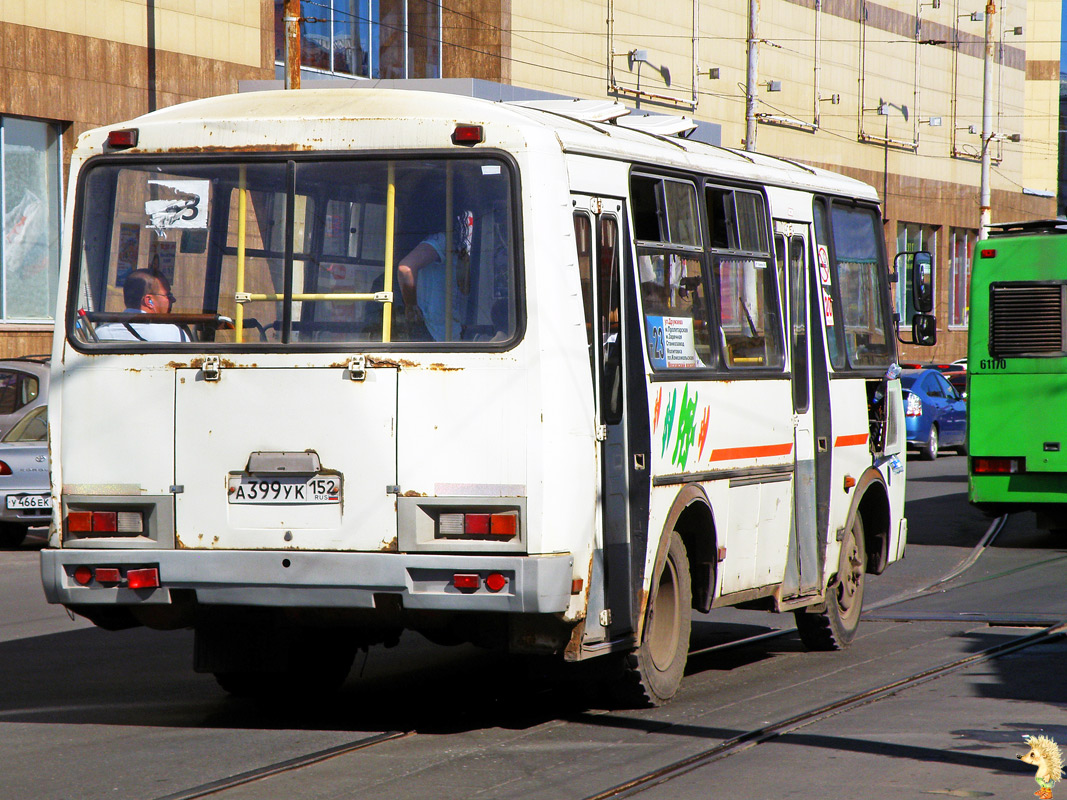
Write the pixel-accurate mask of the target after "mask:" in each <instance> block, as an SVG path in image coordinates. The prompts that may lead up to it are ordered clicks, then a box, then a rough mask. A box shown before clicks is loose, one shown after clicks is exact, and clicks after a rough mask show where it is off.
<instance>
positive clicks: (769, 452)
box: [708, 442, 793, 461]
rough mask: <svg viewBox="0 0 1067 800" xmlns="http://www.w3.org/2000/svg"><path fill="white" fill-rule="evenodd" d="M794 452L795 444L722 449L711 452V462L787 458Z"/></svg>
mask: <svg viewBox="0 0 1067 800" xmlns="http://www.w3.org/2000/svg"><path fill="white" fill-rule="evenodd" d="M792 452H793V443H792V442H786V443H785V444H761V445H756V446H754V447H720V448H718V449H716V450H712V451H711V455H710V456H709V457H708V460H709V461H733V460H735V459H742V458H766V457H769V456H787V455H789V454H790V453H792Z"/></svg>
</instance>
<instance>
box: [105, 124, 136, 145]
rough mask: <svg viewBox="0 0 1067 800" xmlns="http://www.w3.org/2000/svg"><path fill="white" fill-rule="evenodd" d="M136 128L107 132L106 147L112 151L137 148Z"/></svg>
mask: <svg viewBox="0 0 1067 800" xmlns="http://www.w3.org/2000/svg"><path fill="white" fill-rule="evenodd" d="M137 136H138V130H137V128H124V129H120V130H114V131H108V132H107V146H108V147H110V148H111V149H112V150H125V149H126V148H127V147H136V146H137Z"/></svg>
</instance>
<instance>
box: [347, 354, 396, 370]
mask: <svg viewBox="0 0 1067 800" xmlns="http://www.w3.org/2000/svg"><path fill="white" fill-rule="evenodd" d="M343 366H346V367H347V366H348V364H344V365H343ZM367 366H368V367H383V368H386V369H400V362H399V361H394V360H393V359H391V358H375V357H373V356H368V357H367Z"/></svg>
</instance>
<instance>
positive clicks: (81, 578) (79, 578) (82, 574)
mask: <svg viewBox="0 0 1067 800" xmlns="http://www.w3.org/2000/svg"><path fill="white" fill-rule="evenodd" d="M74 580H75V581H76V582H78V583H80V584H81V585H82V586H88V585H89V584H90V583H92V582H93V571H92V570H91V569H89V568H88V567H86V566H84V565H83V566H80V567H77V568H76V569H75V570H74Z"/></svg>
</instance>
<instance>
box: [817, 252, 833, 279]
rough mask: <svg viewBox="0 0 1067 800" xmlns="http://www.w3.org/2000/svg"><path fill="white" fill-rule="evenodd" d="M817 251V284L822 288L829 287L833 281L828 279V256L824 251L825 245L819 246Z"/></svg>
mask: <svg viewBox="0 0 1067 800" xmlns="http://www.w3.org/2000/svg"><path fill="white" fill-rule="evenodd" d="M818 251H819V282H820V283H822V285H823V286H829V285H830V284H831V283H832V282H833V279H832V278H831V277H830V254H829V253H828V252H827V250H826V245H824V244H820V245H819V247H818Z"/></svg>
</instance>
